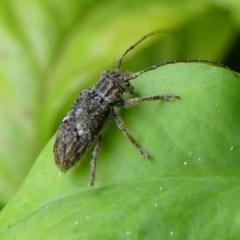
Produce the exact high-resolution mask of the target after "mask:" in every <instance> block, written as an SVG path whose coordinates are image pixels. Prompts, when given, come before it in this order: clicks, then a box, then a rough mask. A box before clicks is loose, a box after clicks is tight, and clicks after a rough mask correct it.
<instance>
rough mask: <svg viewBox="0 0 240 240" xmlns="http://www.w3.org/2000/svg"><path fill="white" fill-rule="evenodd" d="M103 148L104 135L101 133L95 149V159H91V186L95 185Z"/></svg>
mask: <svg viewBox="0 0 240 240" xmlns="http://www.w3.org/2000/svg"><path fill="white" fill-rule="evenodd" d="M101 148H102V136H101V135H99V137H98V141H97V143H96V145H95V147H94V150H93V153H92V154H93V159H92V161H91V180H90V183H89V186H93V185H94V182H95V178H96V168H97V158H98V155H99V153H100V151H101Z"/></svg>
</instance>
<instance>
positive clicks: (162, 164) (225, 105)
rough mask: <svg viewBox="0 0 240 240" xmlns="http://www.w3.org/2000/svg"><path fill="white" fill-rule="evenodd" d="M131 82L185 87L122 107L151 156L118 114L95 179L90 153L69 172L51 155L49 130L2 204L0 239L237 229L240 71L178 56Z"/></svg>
mask: <svg viewBox="0 0 240 240" xmlns="http://www.w3.org/2000/svg"><path fill="white" fill-rule="evenodd" d="M132 84H133V85H134V86H135V92H137V93H138V94H139V96H151V95H157V94H167V93H175V94H178V95H179V96H180V100H175V101H173V102H162V101H154V102H146V103H142V104H140V105H138V106H136V107H134V108H131V109H121V110H119V111H118V114H119V115H120V116H121V117H122V118H123V120H124V122H125V125H126V127H127V128H128V129H129V131H130V132H131V133H132V134H133V135H134V136H135V138H136V139H137V140H138V142H139V143H140V144H141V145H142V146H143V147H144V148H145V149H147V150H148V152H149V153H150V154H151V156H152V157H153V162H151V161H149V160H147V159H144V158H141V156H140V155H139V153H138V152H137V150H136V149H135V147H134V146H133V145H132V144H131V143H130V142H129V140H128V139H127V138H126V137H125V136H124V135H123V133H122V132H121V131H120V130H119V129H117V127H116V125H115V124H114V123H113V122H112V123H111V124H110V126H109V128H108V129H107V131H106V132H105V133H104V137H103V149H102V151H101V154H100V156H99V161H98V168H97V179H96V182H95V186H94V187H93V188H90V187H88V182H89V173H90V159H91V153H90V152H89V154H87V156H86V157H85V159H83V160H82V161H81V162H80V164H78V165H77V166H76V167H74V168H72V169H71V170H70V171H69V172H67V173H66V174H63V173H61V172H60V170H59V169H58V168H57V166H56V165H55V164H54V160H53V154H52V147H53V142H54V138H52V139H51V141H50V142H49V143H48V145H47V146H46V148H45V149H44V150H43V151H42V153H41V155H40V156H39V158H38V160H37V162H36V163H35V165H34V167H33V168H32V170H31V172H30V174H29V175H28V177H27V179H26V181H25V182H24V184H23V185H22V186H21V188H20V190H19V191H18V193H17V194H16V196H15V197H14V198H13V199H12V201H11V202H10V203H9V204H8V205H7V207H6V208H5V209H4V210H3V211H2V213H1V215H0V233H1V234H0V239H1V240H7V239H15V238H17V239H66V236H67V238H68V239H125V238H128V239H129V238H130V239H160V238H161V239H168V238H169V237H175V238H176V239H186V238H190V239H220V238H221V239H236V238H237V236H239V232H240V231H239V219H240V211H239V210H238V205H239V198H240V194H239V192H240V191H239V185H240V184H239V173H240V164H239V159H240V141H239V140H240V137H239V134H238V133H239V131H240V121H239V120H240V114H239V104H240V97H239V96H240V87H239V85H240V82H239V75H237V74H236V73H234V72H232V71H229V70H227V69H223V68H219V67H216V66H212V65H208V64H200V63H191V64H190V63H178V64H172V65H167V66H163V67H160V68H158V69H156V70H154V71H150V72H147V73H145V74H143V75H141V76H140V77H139V78H138V79H136V80H134V81H133V82H132Z"/></svg>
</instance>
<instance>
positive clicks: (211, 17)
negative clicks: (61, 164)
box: [0, 0, 240, 207]
mask: <svg viewBox="0 0 240 240" xmlns="http://www.w3.org/2000/svg"><path fill="white" fill-rule="evenodd" d="M159 28H163V29H166V28H169V29H175V30H176V37H174V36H171V35H168V34H163V35H161V36H156V37H154V38H151V39H149V40H148V41H146V42H144V43H143V44H142V45H141V47H139V48H136V49H135V50H134V51H133V52H131V53H130V54H129V55H128V56H127V57H126V59H124V62H123V64H122V69H126V70H129V71H139V70H142V69H144V68H147V67H149V66H151V65H153V64H157V63H161V62H166V61H171V60H181V59H207V60H211V61H215V62H221V63H224V64H226V65H228V66H229V67H230V68H232V69H233V70H235V71H239V70H240V65H239V55H240V50H239V45H240V37H239V36H240V35H239V30H240V1H237V0H235V1H234V0H230V1H221V0H218V1H217V0H215V1H214V0H208V1H207V0H205V1H183V0H180V1H173V0H166V1H164V0H161V1H159V0H158V1H151V2H149V1H143V0H139V1H125V0H124V1H108V0H105V1H93V0H92V1H89V0H88V1H85V0H83V1H77V0H69V1H63V0H59V1H54V0H43V1H36V0H21V1H11V0H10V1H9V0H1V1H0V116H1V117H0V141H1V144H0V207H3V206H4V205H5V204H6V203H7V202H8V201H9V200H10V199H11V198H12V196H13V195H14V194H15V193H16V191H17V190H18V188H19V186H20V185H21V183H22V181H23V180H24V179H25V177H26V176H27V174H28V172H29V170H30V168H31V166H32V165H33V163H34V161H35V159H36V157H37V156H38V155H39V153H40V152H41V150H42V149H43V148H44V146H45V145H46V143H47V142H48V140H49V139H50V138H51V136H52V135H53V134H54V133H55V131H56V129H57V127H58V125H59V123H60V122H61V119H62V118H63V116H64V115H65V114H66V112H67V110H68V109H69V107H70V106H71V104H72V103H73V101H74V100H75V99H76V97H77V95H78V94H79V92H80V91H81V90H82V89H83V88H86V87H92V86H93V85H94V83H95V82H96V81H97V80H98V78H99V74H100V72H101V71H102V70H104V69H111V68H114V67H115V61H116V59H117V58H118V57H119V56H120V55H121V54H122V53H123V52H124V51H125V50H126V49H127V48H128V47H129V46H130V45H131V44H133V43H134V42H136V41H137V40H138V39H139V38H140V37H142V36H143V35H144V34H146V33H148V32H150V31H152V30H155V29H159Z"/></svg>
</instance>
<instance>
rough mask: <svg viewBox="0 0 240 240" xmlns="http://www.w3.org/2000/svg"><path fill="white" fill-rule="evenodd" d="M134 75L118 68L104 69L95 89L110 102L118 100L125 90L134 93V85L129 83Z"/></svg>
mask: <svg viewBox="0 0 240 240" xmlns="http://www.w3.org/2000/svg"><path fill="white" fill-rule="evenodd" d="M132 76H133V74H131V73H129V72H127V71H121V70H117V69H115V70H108V71H104V72H102V73H101V78H100V81H99V82H98V83H97V85H96V86H95V87H94V91H96V93H97V94H98V95H99V96H100V97H101V98H103V99H104V100H105V101H107V102H109V103H115V102H118V101H119V100H121V99H122V95H123V93H124V92H129V93H133V86H132V85H131V84H130V83H129V80H130V79H132V78H133V77H132Z"/></svg>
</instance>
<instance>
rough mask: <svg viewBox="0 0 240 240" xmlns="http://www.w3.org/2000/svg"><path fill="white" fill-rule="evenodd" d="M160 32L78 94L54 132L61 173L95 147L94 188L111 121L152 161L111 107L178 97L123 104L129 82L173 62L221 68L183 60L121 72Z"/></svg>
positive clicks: (140, 99) (130, 48)
mask: <svg viewBox="0 0 240 240" xmlns="http://www.w3.org/2000/svg"><path fill="white" fill-rule="evenodd" d="M162 32H168V31H166V30H157V31H153V32H150V33H149V34H147V35H145V36H143V37H142V38H141V39H140V40H138V41H137V42H136V43H135V44H133V45H132V46H131V47H129V48H128V49H127V50H126V51H125V52H124V53H123V54H122V55H121V56H120V57H119V58H118V59H117V61H116V69H113V70H107V71H103V72H102V73H101V75H100V80H99V81H98V82H97V84H96V85H95V86H94V87H93V88H92V89H89V88H87V89H84V90H83V91H82V92H81V93H80V95H79V96H78V98H77V100H76V102H75V103H74V104H73V106H72V108H71V110H70V111H69V112H68V114H67V116H66V117H65V118H64V119H63V121H62V124H61V125H60V127H59V129H58V131H57V136H56V141H55V144H54V147H53V152H54V158H55V162H56V164H57V166H58V167H59V168H60V169H61V170H62V171H64V172H65V171H67V170H68V169H70V168H72V167H73V166H74V165H75V164H76V163H77V162H79V161H80V160H81V159H82V158H83V157H84V156H85V154H86V152H87V151H88V150H89V148H91V147H92V146H93V145H94V144H95V146H94V149H93V153H92V155H93V159H92V161H91V174H90V175H91V177H90V183H89V185H90V186H93V185H94V182H95V177H96V166H97V158H98V155H99V153H100V150H101V146H102V133H103V131H104V130H105V129H106V127H107V125H108V123H109V121H110V120H111V119H113V120H115V122H116V124H117V126H118V128H119V129H121V130H122V131H123V132H124V134H125V135H126V136H127V137H128V139H129V140H130V141H131V142H132V143H133V145H134V146H135V147H136V148H137V150H138V151H139V153H140V154H141V155H142V157H145V158H148V159H151V157H150V155H149V154H148V152H147V151H146V150H144V148H142V147H141V145H140V144H139V143H138V142H137V141H136V140H135V138H134V137H133V136H132V135H131V134H130V132H129V131H128V130H127V128H126V127H125V126H124V123H123V120H122V119H121V118H120V116H119V115H117V114H116V113H115V111H114V108H113V107H122V108H130V107H133V106H136V105H138V104H139V103H141V102H145V101H153V100H164V101H172V100H174V99H179V96H178V95H175V94H167V95H156V96H149V97H142V98H138V97H137V98H132V99H129V100H126V101H125V100H124V99H123V93H124V92H127V93H131V94H134V92H133V90H134V88H133V86H132V85H131V84H130V81H131V80H133V79H136V78H137V77H139V76H140V75H141V74H143V73H145V72H148V71H150V70H154V69H156V68H158V67H160V66H163V65H166V64H172V63H176V62H206V63H210V64H214V65H220V66H221V64H217V63H214V62H211V61H207V60H190V61H189V60H186V61H185V60H183V61H173V62H167V63H163V64H159V65H154V66H151V67H150V68H147V69H145V70H142V71H140V72H138V73H132V72H129V71H124V70H120V67H121V63H122V60H123V58H124V56H125V55H126V54H127V53H128V52H129V51H131V50H132V49H134V48H135V47H136V46H137V45H138V44H139V43H141V42H142V41H143V40H145V39H146V38H148V37H150V36H153V35H156V34H159V33H162Z"/></svg>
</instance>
